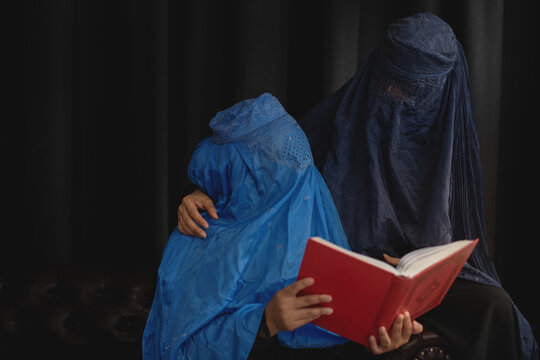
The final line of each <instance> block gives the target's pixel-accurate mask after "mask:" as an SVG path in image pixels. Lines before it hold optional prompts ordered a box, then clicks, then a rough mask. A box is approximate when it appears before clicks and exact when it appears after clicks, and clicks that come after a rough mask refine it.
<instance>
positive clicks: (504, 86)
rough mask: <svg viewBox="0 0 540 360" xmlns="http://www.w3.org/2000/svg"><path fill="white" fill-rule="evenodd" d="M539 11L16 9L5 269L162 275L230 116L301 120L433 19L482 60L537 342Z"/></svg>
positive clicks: (485, 99) (254, 3)
mask: <svg viewBox="0 0 540 360" xmlns="http://www.w3.org/2000/svg"><path fill="white" fill-rule="evenodd" d="M534 3H535V2H533V1H530V2H524V1H509V0H507V1H503V0H483V1H482V0H469V1H467V0H461V1H443V0H441V1H426V0H424V1H360V0H357V1H355V0H340V1H314V0H309V1H308V0H294V1H292V0H291V1H284V0H279V1H276V0H272V1H270V0H267V1H263V0H244V1H218V0H215V1H210V0H200V1H174V0H171V1H167V0H155V1H142V0H134V1H127V0H124V1H99V0H92V1H91V0H80V1H69V0H58V1H37V0H35V1H21V2H18V3H16V5H15V6H13V9H11V8H10V9H5V12H4V16H3V17H5V18H7V19H8V20H12V21H10V22H9V26H8V29H7V30H6V32H5V36H6V38H7V39H8V41H6V42H5V44H4V45H3V47H4V52H3V53H4V59H7V60H9V61H10V65H9V66H6V67H5V68H4V71H5V73H6V74H5V75H6V76H5V79H7V80H9V81H5V82H4V86H5V87H6V88H7V90H8V93H9V95H8V96H6V97H5V100H7V104H6V106H5V109H6V110H10V111H9V113H8V114H7V115H6V116H4V119H2V125H3V126H2V128H3V130H2V134H1V136H2V155H3V156H2V158H3V159H4V160H3V161H2V165H3V166H2V169H3V171H2V174H3V176H2V178H3V180H4V181H3V182H4V185H3V186H2V189H3V195H2V202H3V209H4V211H3V214H4V215H3V216H2V222H3V225H2V229H1V231H2V235H1V238H2V242H1V248H0V253H1V258H0V261H1V267H2V269H4V270H6V269H7V270H9V271H14V270H15V269H16V270H17V271H25V269H26V268H29V267H36V266H41V265H51V264H52V265H54V264H64V265H80V264H87V265H89V266H124V265H130V266H139V267H141V268H145V269H149V271H151V272H154V271H155V269H156V268H157V265H158V263H159V259H160V255H161V249H162V246H163V244H164V243H165V242H166V240H167V238H168V235H169V233H170V232H171V230H172V229H173V228H174V227H175V226H176V209H177V206H178V204H179V202H180V200H181V198H182V196H183V195H185V194H187V193H188V192H189V191H190V190H191V189H192V186H191V184H190V183H189V181H188V179H187V176H186V167H187V164H188V161H189V158H190V156H191V151H192V150H193V148H194V146H195V145H196V143H197V142H198V141H200V140H201V139H202V138H203V137H205V136H208V135H210V131H209V128H208V122H209V121H210V119H211V118H212V116H213V115H214V114H215V113H216V112H217V111H220V110H223V109H225V108H227V107H229V106H231V105H232V104H234V103H235V102H237V101H239V100H242V99H244V98H247V97H255V96H257V95H259V94H260V93H261V92H263V91H268V92H270V93H272V94H274V95H275V96H277V97H278V98H279V99H280V101H281V102H282V103H283V104H284V106H285V107H286V109H287V110H288V111H289V112H290V113H291V114H292V115H293V116H295V117H298V116H300V115H302V114H303V113H304V112H305V111H307V110H308V109H309V108H310V107H311V106H313V105H314V104H315V103H317V102H318V101H319V100H321V99H322V98H324V97H325V96H327V95H329V94H330V93H331V92H332V91H334V90H335V89H337V88H338V87H339V86H340V85H341V84H342V83H344V82H345V81H346V80H347V79H348V78H349V77H350V76H352V75H353V74H354V72H355V70H356V67H357V65H358V64H359V62H361V61H362V60H363V59H364V58H365V57H366V56H367V54H369V52H370V51H371V50H373V49H374V48H375V46H377V44H379V42H380V41H381V39H382V38H383V37H384V32H385V29H386V27H387V25H388V24H389V23H390V22H391V21H393V20H395V19H397V18H400V17H405V16H409V15H412V14H414V13H415V12H419V11H431V12H433V13H435V14H437V15H438V16H440V17H441V18H443V19H444V20H445V21H447V22H448V23H449V24H450V26H451V27H452V28H453V29H454V31H455V33H456V35H457V37H458V39H459V40H460V42H461V43H462V44H463V46H464V48H465V52H466V54H467V58H468V61H469V70H470V76H471V87H472V97H473V103H474V113H475V120H476V123H477V126H478V132H479V136H480V143H481V151H482V162H483V164H482V166H483V176H484V178H483V181H484V200H485V204H484V205H485V213H486V227H487V234H488V241H489V245H490V251H491V255H492V258H493V260H494V262H495V264H496V266H497V269H498V272H499V275H500V277H501V279H502V283H503V285H504V286H505V288H506V289H507V290H508V291H509V292H510V294H511V295H512V297H513V299H514V301H515V303H516V304H517V305H518V307H519V308H520V310H521V311H522V312H523V314H524V315H525V316H526V318H527V319H528V320H529V321H530V323H531V325H532V327H533V330H534V332H535V334H536V335H537V336H538V334H539V333H540V315H539V310H538V308H537V304H538V296H537V295H536V292H537V291H536V288H537V287H538V284H539V283H540V282H539V280H538V275H540V272H539V271H538V269H537V261H536V259H537V252H536V249H537V248H538V246H536V243H537V242H538V241H539V237H538V235H537V228H538V226H537V224H538V221H539V220H538V219H537V217H538V213H539V212H538V210H537V206H538V205H537V204H538V193H539V191H538V185H537V183H538V174H537V173H536V168H537V167H538V159H537V157H538V154H539V151H538V144H539V141H538V140H537V132H536V128H537V126H536V125H535V122H536V121H537V120H538V115H537V112H536V109H537V104H538V101H539V100H538V94H539V91H538V85H537V82H538V80H539V76H538V75H539V70H538V59H539V56H538V55H537V54H538V50H539V46H538V44H539V40H538V35H539V31H538V29H537V28H538V24H537V22H538V20H537V19H536V17H537V12H536V8H533V6H534ZM531 288H532V289H533V291H532V290H531Z"/></svg>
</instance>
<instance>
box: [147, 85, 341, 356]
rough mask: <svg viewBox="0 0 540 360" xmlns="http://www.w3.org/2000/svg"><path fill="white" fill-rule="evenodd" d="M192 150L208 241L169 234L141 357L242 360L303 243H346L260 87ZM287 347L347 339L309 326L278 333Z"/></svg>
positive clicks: (283, 118) (305, 154)
mask: <svg viewBox="0 0 540 360" xmlns="http://www.w3.org/2000/svg"><path fill="white" fill-rule="evenodd" d="M210 127H211V128H212V129H213V136H211V137H209V138H206V139H204V140H203V141H201V142H200V143H199V144H198V146H197V147H196V149H195V151H194V153H193V156H192V159H191V162H190V164H189V168H188V174H189V177H190V179H191V180H192V181H193V182H194V183H195V184H196V185H197V186H198V187H199V188H200V189H202V190H203V191H204V192H206V193H207V194H208V195H209V196H210V197H211V198H212V199H213V200H214V202H215V206H216V209H217V212H218V216H219V219H218V220H215V219H212V218H210V217H209V216H208V214H206V213H203V216H204V217H205V219H206V220H207V221H208V223H209V225H210V226H209V228H208V229H207V230H206V232H207V237H206V239H199V238H194V237H190V236H186V235H183V234H181V233H180V232H179V231H178V229H176V230H174V232H173V233H172V234H171V236H170V238H169V241H168V242H167V244H166V247H165V249H164V252H163V256H162V260H161V263H160V266H159V270H158V282H157V288H156V292H155V297H154V302H153V305H152V310H151V313H150V316H149V319H148V321H147V325H146V328H145V331H144V336H143V354H144V358H145V359H179V358H201V359H242V358H247V357H248V355H249V353H250V350H251V348H252V345H253V342H254V340H255V337H256V333H257V331H258V328H259V324H260V321H261V318H262V314H263V311H264V308H265V306H266V304H267V303H268V301H269V300H270V299H271V297H272V296H273V295H274V293H275V292H276V291H278V290H280V289H282V288H283V287H285V286H287V285H289V284H291V283H292V282H294V281H295V280H296V276H297V274H298V270H299V268H300V262H301V260H302V256H303V252H304V248H305V244H306V242H307V239H308V237H310V236H321V237H324V238H326V239H329V240H331V241H333V242H335V243H336V244H338V245H340V246H342V247H345V248H350V247H349V245H348V242H347V240H346V238H345V233H344V231H343V229H342V226H341V223H340V220H339V216H338V213H337V210H336V208H335V206H334V203H333V201H332V198H331V195H330V192H329V190H328V188H327V186H326V184H325V182H324V180H323V178H322V176H321V174H320V173H319V171H318V170H317V168H316V167H315V166H314V164H313V159H312V155H311V151H310V148H309V143H308V140H307V138H306V137H305V134H304V133H303V131H302V130H301V128H300V127H299V126H298V124H297V123H296V121H295V120H294V119H293V118H292V117H291V116H290V115H288V114H287V113H286V112H285V110H284V109H283V107H282V106H281V104H280V103H279V101H278V100H277V99H276V98H275V97H274V96H272V95H270V94H268V93H264V94H262V95H261V96H259V97H257V98H255V99H247V100H244V101H241V102H239V103H237V104H235V105H234V106H232V107H230V108H228V109H226V110H224V111H221V112H219V113H217V114H216V116H215V117H214V118H213V119H212V121H211V122H210ZM279 339H280V341H281V343H282V344H283V345H285V346H288V347H293V348H298V347H327V346H332V345H337V344H341V343H344V342H346V340H345V339H343V338H341V337H339V336H337V335H335V334H333V333H330V332H327V331H325V330H322V329H320V328H318V327H316V326H314V325H312V324H308V325H305V326H303V327H301V328H298V329H296V330H295V331H292V332H280V333H279Z"/></svg>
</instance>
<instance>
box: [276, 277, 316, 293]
mask: <svg viewBox="0 0 540 360" xmlns="http://www.w3.org/2000/svg"><path fill="white" fill-rule="evenodd" d="M314 283H315V280H314V279H313V278H310V277H307V278H303V279H300V280H297V281H295V282H293V283H292V284H291V285H289V286H287V287H286V288H284V289H283V290H284V291H285V292H286V293H287V295H289V296H296V294H298V293H299V292H300V291H302V290H304V289H305V288H307V287H308V286H311V285H313V284H314Z"/></svg>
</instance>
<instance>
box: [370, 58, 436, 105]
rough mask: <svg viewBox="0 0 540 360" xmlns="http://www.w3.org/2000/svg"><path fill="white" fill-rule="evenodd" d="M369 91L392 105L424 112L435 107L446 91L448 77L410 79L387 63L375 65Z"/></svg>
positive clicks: (382, 62) (380, 62)
mask: <svg viewBox="0 0 540 360" xmlns="http://www.w3.org/2000/svg"><path fill="white" fill-rule="evenodd" d="M373 70H374V71H373V74H372V77H371V79H370V84H369V91H370V94H371V95H372V96H377V97H382V98H384V99H385V100H387V101H388V102H389V103H390V104H398V105H406V106H407V107H408V108H409V109H412V110H414V109H416V110H422V109H425V108H428V107H431V106H433V105H434V103H435V102H436V101H438V99H440V94H441V92H442V91H443V90H444V86H445V83H446V81H447V76H446V75H440V76H422V77H410V76H407V75H405V74H403V73H401V72H400V71H398V70H396V69H394V68H393V67H392V65H390V64H387V63H386V62H385V61H379V63H378V64H376V65H374V69H373Z"/></svg>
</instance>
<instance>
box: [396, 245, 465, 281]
mask: <svg viewBox="0 0 540 360" xmlns="http://www.w3.org/2000/svg"><path fill="white" fill-rule="evenodd" d="M471 242H472V240H458V241H453V242H451V243H448V244H444V245H437V246H430V247H426V248H422V249H418V250H414V251H411V252H410V253H408V254H406V255H404V256H403V257H402V258H401V260H400V262H399V264H398V266H397V268H396V269H397V271H398V272H399V274H400V275H401V276H405V277H413V276H414V275H416V274H418V273H419V272H421V271H422V270H424V269H425V268H427V267H429V266H430V265H431V264H434V263H436V262H437V261H439V260H441V259H444V258H445V257H447V256H449V255H450V254H453V253H455V252H457V251H458V250H459V249H461V248H462V247H464V246H467V245H468V244H469V243H471Z"/></svg>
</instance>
